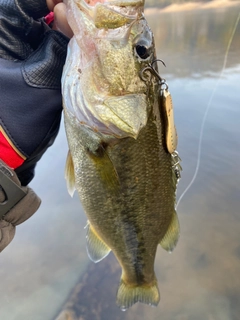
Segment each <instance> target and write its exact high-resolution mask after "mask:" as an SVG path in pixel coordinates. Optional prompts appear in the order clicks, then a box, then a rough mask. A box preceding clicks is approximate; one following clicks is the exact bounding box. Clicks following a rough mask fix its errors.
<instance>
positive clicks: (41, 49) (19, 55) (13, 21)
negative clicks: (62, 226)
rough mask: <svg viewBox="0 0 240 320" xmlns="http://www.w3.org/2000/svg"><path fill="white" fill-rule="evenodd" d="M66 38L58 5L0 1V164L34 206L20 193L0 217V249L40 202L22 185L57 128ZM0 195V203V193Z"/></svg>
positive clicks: (61, 7) (41, 1) (24, 0)
mask: <svg viewBox="0 0 240 320" xmlns="http://www.w3.org/2000/svg"><path fill="white" fill-rule="evenodd" d="M49 10H54V12H55V13H56V16H57V19H56V20H55V23H54V27H53V28H54V29H52V28H51V27H49V26H48V25H47V24H46V23H45V21H44V18H42V17H44V16H46V15H47V14H48V13H49ZM58 30H60V31H61V32H62V33H61V32H59V31H58ZM66 35H67V36H66ZM68 36H71V34H70V29H69V26H68V24H67V23H66V16H65V7H64V5H63V3H61V1H55V0H47V3H46V1H45V0H38V1H36V0H1V2H0V70H1V77H0V88H1V91H0V97H1V109H0V160H2V161H3V162H4V166H5V167H6V168H7V170H8V171H9V170H11V169H14V172H13V171H12V172H13V173H14V177H15V178H16V179H18V180H16V181H17V184H18V185H19V186H20V188H23V189H24V190H25V192H26V193H27V194H30V195H32V196H31V199H33V198H34V199H35V200H34V203H35V204H34V205H31V206H30V205H29V203H28V201H26V199H27V197H28V196H27V195H26V196H25V197H24V198H23V200H24V199H25V200H24V201H23V200H21V202H19V203H18V204H15V206H13V207H12V208H10V210H9V211H8V212H7V214H5V217H4V218H2V217H1V216H0V250H2V249H3V248H4V246H6V245H7V244H8V243H9V242H10V241H11V239H12V237H13V235H14V233H15V225H17V224H19V223H21V222H23V221H24V220H26V219H27V218H29V217H30V216H31V215H32V214H33V213H34V212H35V211H36V210H37V208H38V206H39V204H40V200H39V199H38V198H37V196H36V195H34V196H33V193H32V191H29V190H30V189H29V188H28V187H26V186H27V185H28V184H29V182H30V181H31V180H32V178H33V176H34V168H35V166H36V163H37V161H38V160H39V159H40V158H41V157H42V155H43V153H44V152H45V151H46V150H47V148H48V147H49V146H51V145H52V143H53V142H54V140H55V137H56V135H57V133H58V130H59V124H60V119H61V112H62V97H61V75H62V68H63V65H64V63H65V57H66V51H67V44H68V41H69V38H68ZM10 168H11V169H10ZM15 174H16V175H15ZM15 178H14V179H15ZM2 182H3V181H2ZM0 185H1V179H0ZM1 194H2V195H1ZM1 194H0V203H1V202H3V199H4V195H5V193H4V191H3V190H1ZM10 200H11V201H12V200H14V199H10ZM4 201H5V200H4ZM13 203H14V201H13ZM20 203H21V206H19V205H20ZM0 207H1V204H0Z"/></svg>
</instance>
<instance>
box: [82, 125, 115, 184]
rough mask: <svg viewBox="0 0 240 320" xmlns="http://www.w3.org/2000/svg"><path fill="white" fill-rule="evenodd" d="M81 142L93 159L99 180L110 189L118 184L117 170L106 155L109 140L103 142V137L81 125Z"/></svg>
mask: <svg viewBox="0 0 240 320" xmlns="http://www.w3.org/2000/svg"><path fill="white" fill-rule="evenodd" d="M80 129H81V142H82V144H83V146H84V148H85V150H86V153H87V154H88V156H89V158H90V159H91V160H92V161H93V163H94V166H95V168H96V171H97V173H98V175H99V176H100V178H101V181H102V182H103V183H104V184H105V186H107V187H108V188H110V189H115V188H116V187H117V186H118V185H119V179H118V174H117V171H116V169H115V167H114V165H113V163H112V161H111V159H110V157H109V155H108V152H107V148H108V146H109V144H110V143H111V141H110V142H109V141H108V142H105V140H104V138H103V137H102V136H101V135H100V134H98V133H96V132H94V131H92V130H91V129H89V128H87V127H85V126H81V128H80Z"/></svg>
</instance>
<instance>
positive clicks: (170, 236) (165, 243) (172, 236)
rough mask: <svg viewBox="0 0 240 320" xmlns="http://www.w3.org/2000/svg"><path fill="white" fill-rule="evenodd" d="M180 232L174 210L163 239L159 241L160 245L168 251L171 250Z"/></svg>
mask: <svg viewBox="0 0 240 320" xmlns="http://www.w3.org/2000/svg"><path fill="white" fill-rule="evenodd" d="M179 234H180V227H179V222H178V217H177V214H176V212H174V214H173V217H172V221H171V223H170V226H169V227H168V230H167V232H166V233H165V235H164V237H163V239H162V240H161V241H160V245H161V247H162V248H163V249H165V250H166V251H168V252H172V251H173V249H174V248H175V246H176V244H177V242H178V238H179Z"/></svg>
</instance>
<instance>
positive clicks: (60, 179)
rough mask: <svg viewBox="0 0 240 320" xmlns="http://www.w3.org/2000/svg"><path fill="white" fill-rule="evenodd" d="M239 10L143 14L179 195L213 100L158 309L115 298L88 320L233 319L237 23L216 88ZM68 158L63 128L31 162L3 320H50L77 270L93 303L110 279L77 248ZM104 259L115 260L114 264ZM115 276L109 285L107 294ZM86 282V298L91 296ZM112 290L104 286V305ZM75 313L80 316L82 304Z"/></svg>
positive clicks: (237, 238)
mask: <svg viewBox="0 0 240 320" xmlns="http://www.w3.org/2000/svg"><path fill="white" fill-rule="evenodd" d="M239 10H240V8H239V7H234V8H228V9H227V8H226V9H212V10H198V11H191V12H181V13H164V14H163V13H162V14H157V13H156V14H155V15H151V16H149V17H148V20H149V22H150V25H151V26H152V29H153V32H154V34H155V41H156V45H157V52H158V57H159V58H161V59H163V60H164V61H165V63H166V65H167V68H164V67H163V66H161V67H160V71H161V74H162V76H164V77H165V78H166V79H167V82H168V84H169V88H170V91H171V93H172V96H173V100H174V105H175V119H176V124H177V129H178V135H179V147H178V151H179V154H180V156H181V158H182V165H183V173H182V180H181V182H180V185H179V191H178V195H180V194H181V193H182V192H183V190H184V189H185V187H186V186H187V185H188V183H189V182H190V180H191V178H192V176H193V174H194V170H195V167H196V162H197V151H198V143H199V135H200V128H201V124H202V120H203V117H204V113H205V111H206V108H207V106H208V103H209V99H210V98H211V96H212V93H213V90H215V94H214V96H213V97H212V102H211V107H210V109H209V112H208V115H207V118H206V123H205V127H204V134H203V140H202V153H201V162H200V168H199V173H198V175H197V178H196V180H195V182H194V184H193V186H192V187H191V189H190V190H189V192H188V193H187V194H186V196H185V197H184V198H183V200H182V202H181V203H180V204H179V207H178V215H179V219H180V223H181V238H180V241H179V244H178V246H177V248H176V249H175V251H174V252H173V253H172V254H171V255H169V254H167V253H166V252H164V251H163V250H162V249H161V248H160V247H159V249H158V254H157V258H156V266H155V268H156V275H157V277H158V279H159V287H160V291H161V302H160V304H159V306H158V307H157V308H151V307H148V306H143V305H139V304H137V305H135V306H134V307H133V308H131V309H130V310H129V311H127V312H125V313H122V312H121V311H119V310H118V308H117V307H116V306H115V304H114V300H115V297H114V296H111V297H110V296H109V301H110V302H109V303H106V305H105V306H104V308H105V311H104V312H105V313H103V311H99V312H98V313H96V314H97V315H98V316H95V317H94V319H102V320H110V319H111V320H114V319H129V320H130V319H139V318H141V319H161V320H168V319H174V320H192V319H194V320H198V319H199V320H200V319H201V320H202V319H206V320H213V319H217V320H238V319H239V315H240V304H239V298H240V277H239V273H240V209H239V207H240V183H239V181H240V171H239V147H240V142H239V136H240V126H239V119H240V108H239V106H240V96H239V92H240V25H239V26H238V27H237V31H236V35H235V37H234V39H233V42H232V45H231V47H230V51H229V55H228V61H227V65H226V69H225V71H224V73H223V76H222V78H221V80H220V81H219V84H218V86H217V88H216V83H217V82H218V78H219V75H220V73H221V70H222V66H223V60H224V55H225V52H226V48H227V45H228V41H229V38H230V35H231V32H232V29H233V26H234V23H235V21H236V19H237V15H238V11H239ZM66 153H67V144H66V140H65V134H64V130H63V128H62V130H61V132H60V134H59V136H58V138H57V141H56V143H55V145H54V146H53V147H52V148H51V149H50V150H49V151H48V152H47V153H46V155H45V156H44V157H43V159H42V161H41V163H39V165H38V168H37V172H36V178H35V180H34V182H33V183H32V187H33V188H34V189H35V190H36V192H37V193H38V194H39V195H40V197H41V198H42V201H43V203H42V206H41V208H40V210H39V211H38V212H37V213H36V214H35V216H34V217H32V218H31V219H30V220H29V221H27V222H26V223H24V224H23V225H21V226H19V227H18V229H17V234H16V237H15V239H14V241H13V243H12V244H11V245H10V246H9V247H8V248H7V249H6V250H5V251H4V252H2V253H1V256H0V281H1V291H0V317H1V319H4V320H23V319H24V320H26V319H34V320H43V319H44V320H48V319H49V320H52V319H55V317H56V315H57V314H58V312H59V311H60V310H61V307H62V306H63V305H64V302H65V301H67V300H68V299H69V301H70V302H71V296H69V294H70V292H71V290H72V289H74V286H75V284H76V283H80V284H81V279H82V278H81V277H82V275H83V274H84V275H88V273H89V278H91V277H92V287H94V283H95V282H94V281H95V279H96V283H98V286H97V290H96V288H95V291H94V293H93V294H92V296H93V297H94V299H95V300H94V301H98V299H99V300H100V296H101V295H102V291H101V288H102V286H103V284H99V279H101V278H102V277H103V281H105V279H107V278H108V275H107V274H104V272H103V268H101V267H99V268H98V266H96V268H95V269H94V272H93V274H91V270H90V269H88V266H90V267H92V263H91V262H89V260H88V258H87V255H86V251H85V232H84V229H83V228H84V226H85V223H86V218H85V216H84V213H83V210H82V209H81V205H80V203H79V200H78V198H77V196H75V197H74V198H73V199H71V198H70V197H69V196H68V194H67V191H66V187H65V181H64V163H65V158H66ZM107 259H111V261H113V262H111V263H112V264H114V263H115V262H114V260H113V258H111V257H108V258H107ZM101 263H104V262H101ZM112 268H113V267H112ZM98 270H99V272H98ZM111 270H113V269H111ZM93 276H94V278H93ZM118 277H119V274H117V276H116V277H115V278H114V279H113V280H111V281H112V282H111V287H113V288H114V292H115V291H116V290H117V284H118ZM79 279H80V280H79ZM97 279H98V280H97ZM103 281H102V282H103ZM87 283H88V280H87ZM87 283H86V289H83V290H85V291H84V292H83V295H85V296H86V295H87V294H90V293H89V292H90V284H89V292H88V286H87ZM110 289H111V288H110V286H109V288H105V289H104V293H105V295H106V299H107V297H108V290H109V294H110ZM91 290H93V289H91ZM91 301H92V300H91V299H89V300H87V302H85V304H86V305H85V307H87V308H94V305H93V304H92V303H91ZM95 303H96V302H95ZM74 304H75V306H74ZM77 304H79V305H81V301H76V300H74V301H73V302H72V305H71V308H74V307H75V309H77V307H76V305H77ZM100 309H101V308H100ZM100 309H99V310H100ZM79 310H80V311H79ZM75 312H76V317H78V318H79V319H80V315H81V308H78V311H75ZM102 314H104V316H102ZM84 319H87V320H92V319H93V318H90V317H87V316H85V317H84Z"/></svg>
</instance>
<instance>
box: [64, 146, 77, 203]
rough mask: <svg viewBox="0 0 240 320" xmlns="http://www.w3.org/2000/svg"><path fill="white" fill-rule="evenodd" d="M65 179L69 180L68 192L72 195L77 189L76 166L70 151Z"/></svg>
mask: <svg viewBox="0 0 240 320" xmlns="http://www.w3.org/2000/svg"><path fill="white" fill-rule="evenodd" d="M65 179H66V181H67V189H68V193H69V194H70V196H71V197H72V196H73V194H74V191H75V190H76V189H75V174H74V166H73V161H72V156H71V153H70V151H68V155H67V160H66V166H65Z"/></svg>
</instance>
